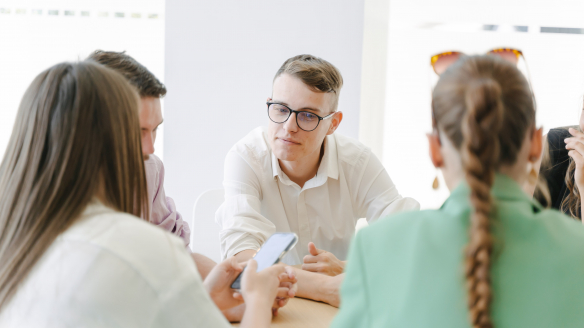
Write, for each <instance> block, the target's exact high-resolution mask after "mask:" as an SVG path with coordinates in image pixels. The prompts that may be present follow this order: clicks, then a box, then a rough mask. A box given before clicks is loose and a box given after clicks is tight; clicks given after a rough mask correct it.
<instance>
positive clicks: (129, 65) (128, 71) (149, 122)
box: [88, 50, 191, 246]
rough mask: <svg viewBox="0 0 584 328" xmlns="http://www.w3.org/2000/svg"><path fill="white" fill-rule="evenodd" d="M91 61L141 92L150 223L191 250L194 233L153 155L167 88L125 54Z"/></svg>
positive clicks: (98, 56) (95, 57) (106, 53)
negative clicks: (166, 187)
mask: <svg viewBox="0 0 584 328" xmlns="http://www.w3.org/2000/svg"><path fill="white" fill-rule="evenodd" d="M88 59H91V60H93V61H95V62H97V63H99V64H102V65H104V66H106V67H109V68H111V69H113V70H115V71H117V72H118V73H121V74H122V75H123V76H124V77H126V79H128V81H129V82H130V84H132V85H133V86H134V87H135V88H136V89H138V93H139V94H140V128H141V130H142V154H143V155H144V164H145V169H146V181H147V184H148V200H149V202H150V206H151V207H150V218H148V221H150V223H152V224H155V225H157V226H159V227H161V228H163V229H164V230H167V231H169V232H171V233H173V234H175V235H177V236H178V237H181V238H182V239H183V240H184V242H185V245H187V246H188V244H189V241H190V236H191V230H190V229H189V225H188V224H187V222H185V221H184V220H183V219H182V216H181V215H180V213H178V212H177V211H176V206H175V204H174V201H173V200H172V198H170V197H167V196H166V194H165V192H164V164H162V161H161V160H160V158H158V156H156V155H154V142H155V141H156V132H157V130H158V127H159V126H160V125H161V124H162V122H163V118H162V110H161V106H160V98H162V97H164V96H165V95H166V87H165V86H164V84H162V83H161V82H160V81H159V80H158V79H157V78H156V76H154V74H152V73H151V72H150V71H149V70H148V69H147V68H146V67H144V66H143V65H142V64H140V63H138V61H136V60H135V59H134V58H132V57H130V56H128V55H126V54H125V53H123V52H121V53H120V52H113V51H102V50H96V51H95V52H93V53H92V54H91V55H90V56H89V58H88Z"/></svg>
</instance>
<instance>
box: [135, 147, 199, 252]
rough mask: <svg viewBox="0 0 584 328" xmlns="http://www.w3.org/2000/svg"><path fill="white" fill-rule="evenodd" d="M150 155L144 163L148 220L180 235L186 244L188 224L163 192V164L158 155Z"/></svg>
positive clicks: (188, 238)
mask: <svg viewBox="0 0 584 328" xmlns="http://www.w3.org/2000/svg"><path fill="white" fill-rule="evenodd" d="M150 157H151V158H150V159H148V160H147V161H146V163H145V167H146V180H148V181H147V182H148V199H149V200H150V201H151V203H150V204H151V208H150V222H151V223H152V224H155V225H157V226H159V227H161V228H162V229H164V230H166V231H169V232H171V233H173V234H175V235H177V236H178V237H181V238H182V239H183V240H184V242H185V245H187V246H188V245H189V242H190V237H191V230H190V229H189V225H188V224H187V222H185V221H184V220H183V219H182V216H181V215H180V213H178V212H177V211H176V206H175V204H174V201H173V200H172V198H170V197H166V194H165V192H164V165H163V164H162V161H161V160H160V159H159V158H158V157H156V156H154V155H150Z"/></svg>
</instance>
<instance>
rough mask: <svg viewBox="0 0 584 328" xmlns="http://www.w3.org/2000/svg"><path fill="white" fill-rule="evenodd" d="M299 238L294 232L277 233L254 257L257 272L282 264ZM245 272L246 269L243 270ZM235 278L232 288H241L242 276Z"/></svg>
mask: <svg viewBox="0 0 584 328" xmlns="http://www.w3.org/2000/svg"><path fill="white" fill-rule="evenodd" d="M297 241H298V236H297V235H296V234H295V233H293V232H277V233H275V234H273V235H271V236H270V238H268V240H267V241H266V242H265V243H264V245H263V246H262V248H260V250H259V251H258V252H257V253H256V254H255V255H254V257H253V258H254V260H256V261H257V263H258V268H257V272H260V271H262V270H263V269H265V268H267V267H270V266H272V265H274V264H277V263H278V262H280V260H281V259H282V258H283V257H284V255H286V253H287V252H288V251H290V250H291V249H292V248H294V246H295V245H296V242H297ZM243 270H244V271H245V269H243ZM242 274H243V271H242V272H241V273H240V274H239V275H238V276H237V278H235V281H234V282H233V283H232V284H231V288H233V289H240V288H241V275H242Z"/></svg>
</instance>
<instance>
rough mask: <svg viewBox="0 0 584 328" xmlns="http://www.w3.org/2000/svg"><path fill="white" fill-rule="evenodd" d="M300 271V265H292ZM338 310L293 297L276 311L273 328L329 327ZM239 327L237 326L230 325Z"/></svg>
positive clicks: (320, 303)
mask: <svg viewBox="0 0 584 328" xmlns="http://www.w3.org/2000/svg"><path fill="white" fill-rule="evenodd" d="M293 267H295V268H297V269H300V268H301V267H302V265H301V264H300V265H293ZM338 311H339V309H338V308H336V307H334V306H332V305H328V304H326V303H322V302H316V301H313V300H309V299H305V298H300V297H294V298H291V299H290V300H288V304H286V306H284V307H283V308H281V309H279V310H278V315H277V316H276V317H274V318H273V319H272V325H271V326H272V327H275V328H296V327H302V328H325V327H328V326H330V325H331V323H332V322H333V318H334V317H335V315H336V314H337V312H338ZM232 325H233V326H234V327H239V324H232Z"/></svg>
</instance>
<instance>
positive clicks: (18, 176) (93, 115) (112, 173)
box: [0, 62, 149, 309]
mask: <svg viewBox="0 0 584 328" xmlns="http://www.w3.org/2000/svg"><path fill="white" fill-rule="evenodd" d="M141 149H142V148H141V144H140V128H139V122H138V95H137V93H136V91H135V90H134V89H133V88H132V87H131V86H130V85H129V84H128V82H126V80H125V79H124V77H122V76H121V75H120V74H118V73H116V72H114V71H112V70H110V69H108V68H105V67H103V66H101V65H98V64H95V63H92V62H81V63H62V64H58V65H55V66H53V67H51V68H49V69H48V70H46V71H44V72H42V73H41V74H39V75H38V76H37V77H36V78H35V79H34V81H33V82H32V84H31V85H30V86H29V88H28V89H27V91H26V93H25V94H24V97H23V98H22V102H21V104H20V108H19V110H18V114H17V117H16V122H15V124H14V128H13V131H12V136H11V138H10V142H9V145H8V148H7V149H6V152H5V154H4V158H3V160H2V164H1V165H0V309H1V308H2V307H3V306H5V305H6V304H7V303H8V302H9V301H10V299H11V298H12V297H13V296H14V294H15V293H16V291H17V289H18V286H19V284H20V283H21V282H22V281H23V280H24V279H25V278H26V276H27V275H28V273H29V272H30V271H31V269H32V268H33V267H34V265H35V263H37V261H38V260H39V258H41V256H42V255H43V254H44V253H45V251H46V250H47V248H48V247H49V246H50V245H51V244H52V243H53V241H54V240H55V238H56V237H57V236H58V235H59V234H61V233H62V232H63V231H65V230H66V229H67V228H68V227H70V226H71V225H72V224H73V223H74V222H75V221H76V220H77V219H78V218H79V217H80V215H81V214H82V212H83V211H84V209H85V208H86V207H87V205H88V204H89V203H90V202H91V201H92V200H93V198H94V197H95V195H96V192H97V191H98V189H99V190H101V192H102V193H103V194H104V195H105V199H104V201H105V203H106V205H107V206H109V207H111V208H113V209H115V210H117V211H122V212H126V213H131V214H133V215H135V216H137V217H140V216H141V214H142V213H146V214H147V213H148V211H149V210H148V203H147V191H146V179H145V174H144V162H143V160H142V151H141ZM144 217H149V216H148V215H145V216H144Z"/></svg>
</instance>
